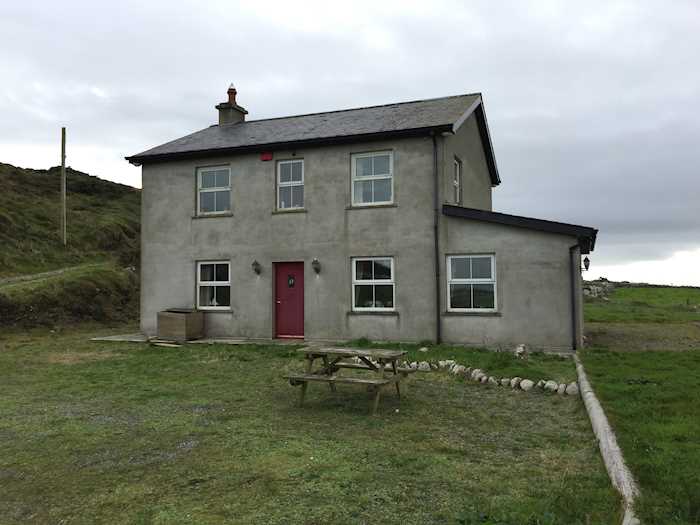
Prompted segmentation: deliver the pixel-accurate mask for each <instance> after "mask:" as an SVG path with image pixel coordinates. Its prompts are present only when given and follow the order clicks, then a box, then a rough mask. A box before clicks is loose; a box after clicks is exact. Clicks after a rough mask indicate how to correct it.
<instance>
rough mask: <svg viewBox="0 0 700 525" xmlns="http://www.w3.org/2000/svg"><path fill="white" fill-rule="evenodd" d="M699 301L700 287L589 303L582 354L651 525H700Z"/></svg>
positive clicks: (626, 293) (621, 292)
mask: <svg viewBox="0 0 700 525" xmlns="http://www.w3.org/2000/svg"><path fill="white" fill-rule="evenodd" d="M698 302H700V290H697V289H688V288H621V289H617V290H616V291H615V292H614V294H613V296H612V297H611V300H610V302H609V303H605V302H603V301H593V302H588V303H587V304H586V309H585V312H586V317H587V319H595V320H597V322H595V323H587V325H586V326H587V332H588V334H587V335H588V338H589V342H590V343H591V344H592V346H591V347H589V349H587V350H586V351H584V352H582V355H581V357H582V359H583V362H584V365H585V367H586V370H587V372H588V375H589V378H590V380H591V383H592V385H593V388H594V389H595V391H596V393H597V394H598V396H599V398H600V400H601V403H602V404H603V406H604V408H605V411H606V414H607V415H608V417H609V419H610V422H611V424H612V426H613V428H614V430H615V433H616V434H617V437H618V441H619V443H620V446H621V447H622V450H623V453H624V456H625V459H626V461H627V463H628V465H629V467H630V469H631V470H632V473H633V474H634V476H635V478H636V479H637V481H638V483H639V485H640V489H641V498H640V499H639V502H638V509H637V510H638V514H639V515H640V517H641V519H642V522H643V523H645V524H664V525H665V524H691V523H693V524H698V523H700V313H698V311H697V310H696V309H695V308H694V307H693V305H697V304H698ZM625 303H626V304H629V309H628V310H627V311H625V310H624V308H622V305H623V304H625ZM606 308H609V311H607V310H606ZM639 350H649V351H641V352H640V351H639Z"/></svg>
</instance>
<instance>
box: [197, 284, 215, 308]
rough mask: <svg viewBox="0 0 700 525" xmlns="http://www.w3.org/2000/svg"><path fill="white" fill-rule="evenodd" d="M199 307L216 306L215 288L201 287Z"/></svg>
mask: <svg viewBox="0 0 700 525" xmlns="http://www.w3.org/2000/svg"><path fill="white" fill-rule="evenodd" d="M199 306H214V287H213V286H200V287H199Z"/></svg>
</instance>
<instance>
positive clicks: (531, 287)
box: [441, 217, 580, 350]
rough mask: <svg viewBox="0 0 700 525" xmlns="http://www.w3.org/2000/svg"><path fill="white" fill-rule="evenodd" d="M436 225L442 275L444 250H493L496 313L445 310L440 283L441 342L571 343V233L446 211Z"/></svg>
mask: <svg viewBox="0 0 700 525" xmlns="http://www.w3.org/2000/svg"><path fill="white" fill-rule="evenodd" d="M442 228H443V239H444V243H443V257H442V261H441V265H442V267H443V271H442V273H443V275H445V270H446V268H445V267H446V256H447V255H458V254H481V253H484V254H495V255H496V279H497V284H496V287H497V308H498V313H497V314H496V315H493V314H461V313H450V312H447V302H446V301H447V285H445V287H444V290H443V296H442V297H443V301H442V302H443V304H442V311H443V312H444V318H443V322H442V327H443V339H444V340H445V341H446V342H463V343H467V344H474V345H484V346H489V347H494V346H504V347H506V348H512V346H513V345H515V344H519V343H526V344H528V345H531V346H532V347H535V348H540V349H547V350H570V349H571V342H572V323H571V284H570V283H571V281H570V268H569V247H570V246H572V245H573V244H575V243H576V239H575V238H573V237H568V236H564V235H556V234H550V233H544V232H538V231H532V230H527V229H523V228H516V227H511V226H502V225H497V224H490V223H484V222H477V221H471V220H463V219H458V218H452V217H449V218H448V217H443V218H442ZM579 296H580V294H579ZM577 300H578V301H579V304H580V298H578V299H577ZM579 312H580V309H579Z"/></svg>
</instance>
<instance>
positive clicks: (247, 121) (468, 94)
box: [242, 91, 481, 124]
mask: <svg viewBox="0 0 700 525" xmlns="http://www.w3.org/2000/svg"><path fill="white" fill-rule="evenodd" d="M474 96H479V97H480V96H481V92H478V91H477V92H476V93H462V94H461V95H448V96H446V97H433V98H424V99H419V100H407V101H405V102H390V103H388V104H377V105H375V106H360V107H356V108H347V109H334V110H331V111H316V112H314V113H301V114H299V115H287V116H284V117H270V118H260V119H254V120H245V121H243V122H242V123H246V124H247V123H250V122H266V121H268V120H281V119H286V118H297V117H312V116H315V115H328V114H331V113H344V112H347V111H359V110H362V109H375V108H385V107H389V106H402V105H405V104H417V103H419V102H432V101H433V100H445V99H448V98H459V97H474Z"/></svg>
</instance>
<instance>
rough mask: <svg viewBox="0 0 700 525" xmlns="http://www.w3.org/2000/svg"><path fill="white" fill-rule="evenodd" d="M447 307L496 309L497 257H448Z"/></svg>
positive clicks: (466, 310)
mask: <svg viewBox="0 0 700 525" xmlns="http://www.w3.org/2000/svg"><path fill="white" fill-rule="evenodd" d="M447 300H448V302H447V310H448V311H450V312H474V311H476V312H479V311H495V310H496V256H495V255H451V256H449V257H448V258H447Z"/></svg>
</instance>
